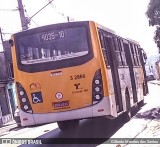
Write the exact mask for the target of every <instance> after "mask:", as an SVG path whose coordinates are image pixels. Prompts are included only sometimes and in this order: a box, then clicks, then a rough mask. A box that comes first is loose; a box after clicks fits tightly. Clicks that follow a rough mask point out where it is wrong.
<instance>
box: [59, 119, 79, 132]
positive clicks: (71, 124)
mask: <svg viewBox="0 0 160 147" xmlns="http://www.w3.org/2000/svg"><path fill="white" fill-rule="evenodd" d="M57 124H58V127H59V129H60V130H61V131H66V130H69V129H76V128H78V126H79V120H66V121H59V122H57Z"/></svg>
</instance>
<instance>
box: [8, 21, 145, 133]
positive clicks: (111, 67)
mask: <svg viewBox="0 0 160 147" xmlns="http://www.w3.org/2000/svg"><path fill="white" fill-rule="evenodd" d="M10 44H11V46H12V60H13V68H14V80H15V83H16V91H17V97H18V108H19V114H20V119H21V125H22V126H30V125H37V124H45V123H51V122H57V124H58V126H59V128H60V129H61V130H63V131H64V130H67V129H68V128H73V127H78V125H79V120H81V119H85V118H94V117H100V116H105V117H108V118H110V119H114V118H116V117H118V116H119V115H120V114H123V113H126V114H128V115H129V114H130V112H131V109H132V108H133V107H134V106H138V105H139V104H142V103H143V101H144V95H146V94H147V91H146V87H147V84H146V82H145V76H144V75H145V74H144V72H145V70H143V67H144V63H145V62H144V61H145V58H144V54H143V53H142V51H144V50H143V49H142V48H141V47H140V45H139V43H138V42H136V41H133V40H131V39H126V38H123V37H121V36H118V35H117V34H116V33H115V32H114V31H113V30H111V29H109V28H106V27H104V26H102V25H100V24H98V23H96V22H94V21H79V22H69V23H60V24H53V25H47V26H42V27H38V28H33V29H30V30H26V31H22V32H18V33H15V34H13V35H12V37H11V40H10Z"/></svg>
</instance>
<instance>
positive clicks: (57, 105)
mask: <svg viewBox="0 0 160 147" xmlns="http://www.w3.org/2000/svg"><path fill="white" fill-rule="evenodd" d="M52 104H53V107H54V108H63V107H68V106H69V101H61V102H53V103H52Z"/></svg>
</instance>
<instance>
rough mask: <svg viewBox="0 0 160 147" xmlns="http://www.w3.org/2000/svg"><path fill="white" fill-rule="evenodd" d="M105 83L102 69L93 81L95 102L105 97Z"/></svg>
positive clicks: (97, 72)
mask: <svg viewBox="0 0 160 147" xmlns="http://www.w3.org/2000/svg"><path fill="white" fill-rule="evenodd" d="M103 96H104V94H103V83H102V75H101V71H100V70H97V71H96V73H95V75H94V78H93V81H92V98H93V104H96V103H99V102H100V101H101V100H102V99H103Z"/></svg>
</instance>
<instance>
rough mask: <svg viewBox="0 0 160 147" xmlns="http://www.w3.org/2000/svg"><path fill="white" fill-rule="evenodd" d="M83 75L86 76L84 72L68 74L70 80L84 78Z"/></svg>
mask: <svg viewBox="0 0 160 147" xmlns="http://www.w3.org/2000/svg"><path fill="white" fill-rule="evenodd" d="M85 77H86V75H85V74H79V75H74V76H70V80H78V79H84V78H85Z"/></svg>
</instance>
